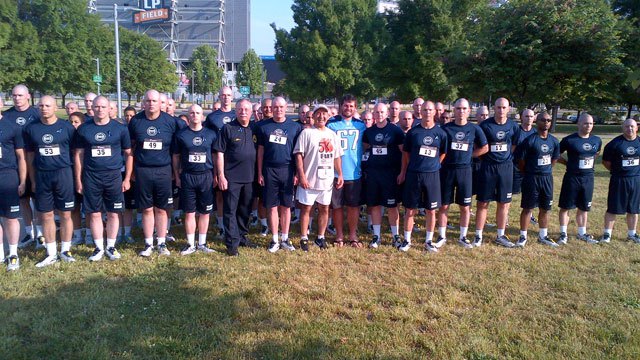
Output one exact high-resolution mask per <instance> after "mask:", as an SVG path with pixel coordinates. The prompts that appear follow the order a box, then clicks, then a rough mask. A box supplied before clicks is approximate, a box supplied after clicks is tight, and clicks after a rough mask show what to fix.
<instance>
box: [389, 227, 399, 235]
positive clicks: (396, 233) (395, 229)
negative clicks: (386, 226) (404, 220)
mask: <svg viewBox="0 0 640 360" xmlns="http://www.w3.org/2000/svg"><path fill="white" fill-rule="evenodd" d="M390 228H391V235H393V236H396V235H398V227H397V226H390Z"/></svg>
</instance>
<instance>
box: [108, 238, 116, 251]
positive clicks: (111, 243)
mask: <svg viewBox="0 0 640 360" xmlns="http://www.w3.org/2000/svg"><path fill="white" fill-rule="evenodd" d="M114 247H116V239H109V238H107V249H109V248H114Z"/></svg>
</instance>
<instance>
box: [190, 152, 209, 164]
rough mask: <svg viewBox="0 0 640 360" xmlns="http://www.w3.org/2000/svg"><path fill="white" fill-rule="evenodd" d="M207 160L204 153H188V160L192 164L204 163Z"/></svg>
mask: <svg viewBox="0 0 640 360" xmlns="http://www.w3.org/2000/svg"><path fill="white" fill-rule="evenodd" d="M206 161H207V155H206V154H205V153H189V162H190V163H194V164H204V163H205V162H206Z"/></svg>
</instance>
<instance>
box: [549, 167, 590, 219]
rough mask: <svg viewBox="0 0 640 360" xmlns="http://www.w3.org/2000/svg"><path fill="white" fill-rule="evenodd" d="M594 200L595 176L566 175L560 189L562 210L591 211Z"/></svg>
mask: <svg viewBox="0 0 640 360" xmlns="http://www.w3.org/2000/svg"><path fill="white" fill-rule="evenodd" d="M592 200H593V174H586V175H574V174H570V173H565V174H564V177H563V178H562V187H561V188H560V200H559V201H558V206H559V207H560V209H567V210H571V209H575V208H578V209H580V210H582V211H589V210H591V201H592Z"/></svg>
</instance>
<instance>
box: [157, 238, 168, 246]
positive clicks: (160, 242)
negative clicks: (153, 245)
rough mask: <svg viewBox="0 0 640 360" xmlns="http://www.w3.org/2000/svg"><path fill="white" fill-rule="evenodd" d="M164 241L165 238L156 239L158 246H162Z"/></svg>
mask: <svg viewBox="0 0 640 360" xmlns="http://www.w3.org/2000/svg"><path fill="white" fill-rule="evenodd" d="M165 241H167V238H163V237H159V238H158V246H160V245H162V244H164V242H165Z"/></svg>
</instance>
